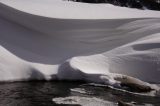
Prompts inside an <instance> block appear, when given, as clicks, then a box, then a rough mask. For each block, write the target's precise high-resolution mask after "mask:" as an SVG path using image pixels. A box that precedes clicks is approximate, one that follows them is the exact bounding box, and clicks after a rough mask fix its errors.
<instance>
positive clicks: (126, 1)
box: [70, 0, 160, 10]
mask: <svg viewBox="0 0 160 106" xmlns="http://www.w3.org/2000/svg"><path fill="white" fill-rule="evenodd" d="M70 1H76V2H85V3H110V4H113V5H118V6H123V7H130V8H138V9H150V10H160V0H70Z"/></svg>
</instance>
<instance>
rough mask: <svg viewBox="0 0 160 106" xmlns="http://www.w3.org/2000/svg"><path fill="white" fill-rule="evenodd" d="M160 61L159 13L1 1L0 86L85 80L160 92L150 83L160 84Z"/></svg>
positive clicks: (40, 0) (56, 0)
mask: <svg viewBox="0 0 160 106" xmlns="http://www.w3.org/2000/svg"><path fill="white" fill-rule="evenodd" d="M58 18H59V19H58ZM93 19H96V20H93ZM159 59H160V12H158V11H150V10H145V11H142V10H137V9H128V8H122V7H116V6H113V5H109V4H107V5H106V4H98V5H97V4H94V5H91V4H84V3H74V2H66V1H60V0H0V81H23V80H84V81H87V82H94V83H102V84H107V85H108V84H109V85H113V86H120V85H119V84H120V83H125V84H126V83H127V84H136V85H144V86H145V87H148V86H150V87H151V88H152V89H156V90H158V89H159V88H157V87H156V86H153V85H151V84H149V83H160V77H159V75H160V60H159ZM148 82H149V83H148Z"/></svg>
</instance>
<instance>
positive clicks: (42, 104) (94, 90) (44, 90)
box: [0, 82, 160, 106]
mask: <svg viewBox="0 0 160 106" xmlns="http://www.w3.org/2000/svg"><path fill="white" fill-rule="evenodd" d="M74 88H80V89H85V91H86V93H84V94H83V93H78V92H73V91H72V90H71V89H74ZM67 96H80V97H81V96H87V97H97V98H100V99H103V100H107V101H111V102H117V101H118V100H121V101H124V102H131V101H134V102H137V104H141V106H143V105H142V104H152V105H151V106H160V98H158V97H157V98H153V97H143V96H136V95H131V94H127V93H124V92H120V91H115V90H112V89H110V88H105V87H93V86H86V85H85V86H83V85H82V83H80V82H79V83H77V82H16V83H1V84H0V106H70V105H57V104H56V103H54V102H53V101H52V99H53V98H57V97H67ZM72 106H73V105H72Z"/></svg>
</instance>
